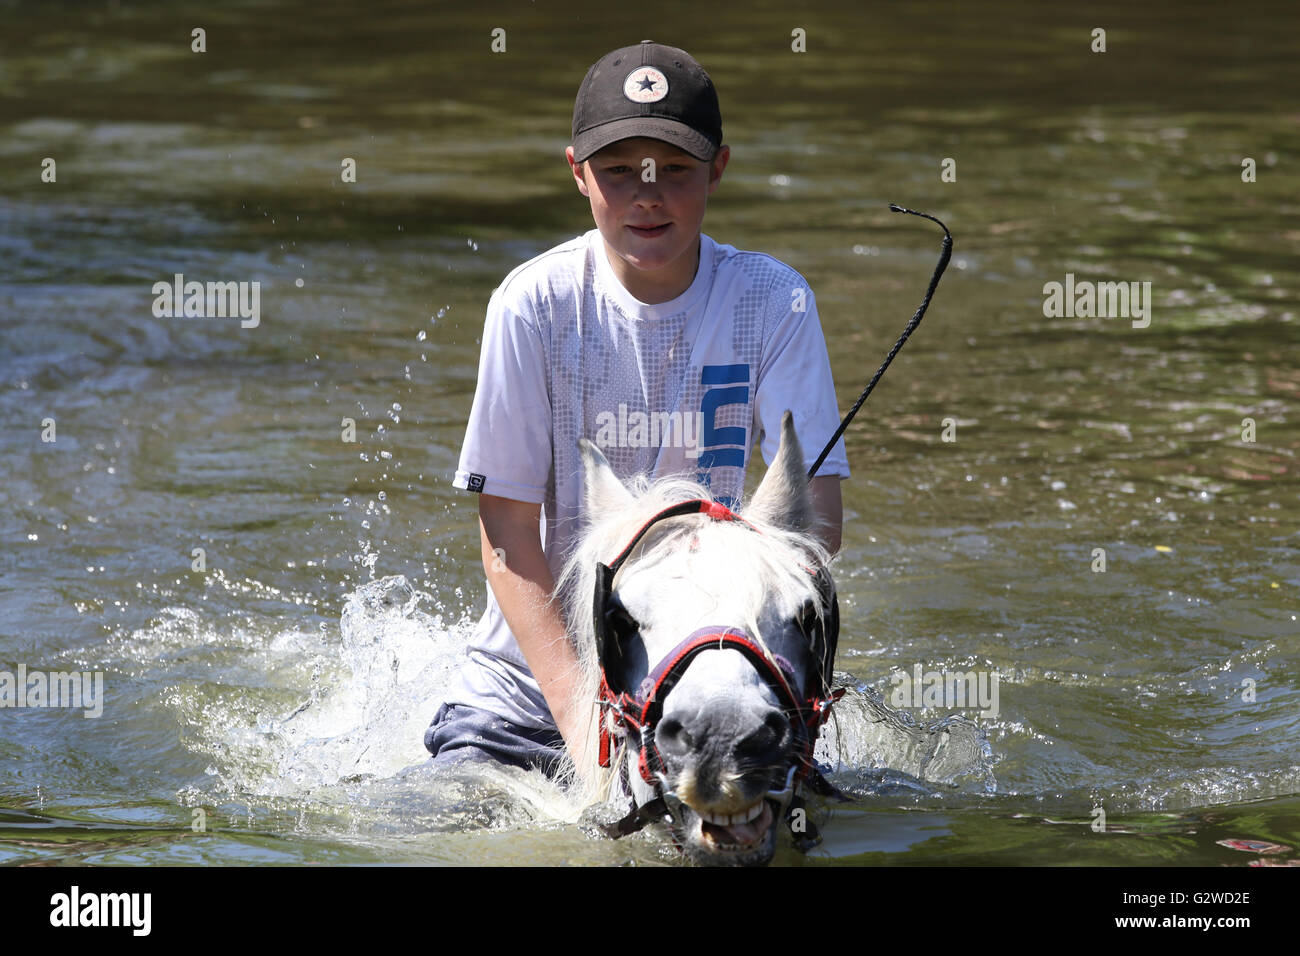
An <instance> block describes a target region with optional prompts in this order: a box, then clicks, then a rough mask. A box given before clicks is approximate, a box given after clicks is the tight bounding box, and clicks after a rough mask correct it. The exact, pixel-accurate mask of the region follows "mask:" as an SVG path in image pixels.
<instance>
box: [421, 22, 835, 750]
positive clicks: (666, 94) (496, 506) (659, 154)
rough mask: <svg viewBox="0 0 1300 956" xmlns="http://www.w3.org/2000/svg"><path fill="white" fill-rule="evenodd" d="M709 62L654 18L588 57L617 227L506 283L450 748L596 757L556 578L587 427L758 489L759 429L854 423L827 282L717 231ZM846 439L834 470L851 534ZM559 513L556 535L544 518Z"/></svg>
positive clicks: (603, 438) (830, 528)
mask: <svg viewBox="0 0 1300 956" xmlns="http://www.w3.org/2000/svg"><path fill="white" fill-rule="evenodd" d="M730 154H731V151H730V148H729V147H727V146H724V145H722V117H721V113H720V112H719V109H718V99H717V94H716V93H715V91H714V88H713V83H712V81H711V80H710V79H709V76H708V74H707V73H705V72H704V69H703V67H701V66H700V65H699V64H698V63H697V62H696V61H695V60H694V59H693V58H692V57H691V56H690V55H689V54H688V53H686V52H684V51H683V50H679V49H676V48H675V47H668V46H661V45H659V44H656V43H652V42H651V41H649V40H646V41H643V42H642V43H640V44H638V45H637V46H632V47H625V48H623V49H620V50H615V51H614V52H612V53H609V54H607V55H606V56H604V57H602V58H601V59H600V60H599V61H597V62H596V64H595V65H594V66H592V68H591V69H590V70H589V71H588V72H587V76H586V78H585V79H584V80H583V83H582V86H581V87H580V88H579V90H578V96H577V100H576V102H575V104H574V111H573V145H572V146H570V147H569V148H568V149H567V150H566V155H567V158H568V161H569V166H570V169H571V170H572V173H573V177H574V180H575V182H576V184H577V187H578V191H579V192H580V193H582V194H583V195H584V196H586V197H587V198H588V199H589V200H590V203H591V212H592V217H593V218H594V220H595V224H596V228H595V229H594V230H592V231H590V232H588V233H587V234H586V235H585V236H582V237H579V238H577V239H574V240H571V241H569V242H566V243H564V244H563V245H560V246H557V247H556V248H554V249H552V250H550V251H549V252H546V253H543V254H542V255H540V256H538V257H537V258H535V259H533V260H531V261H530V262H526V263H524V264H523V265H522V266H520V267H519V268H517V269H515V270H514V271H513V272H512V273H510V275H509V276H507V277H506V280H505V281H504V282H503V283H502V284H501V286H500V287H499V288H498V289H497V290H496V292H495V293H494V294H493V296H492V301H491V303H490V304H489V306H488V313H487V320H486V324H485V327H484V332H483V349H482V355H481V358H480V363H479V379H478V388H477V391H476V393H475V396H474V405H473V409H472V411H471V412H470V419H469V426H468V429H467V433H466V436H465V444H464V447H463V450H462V452H461V457H460V468H459V470H458V471H457V472H456V477H455V480H454V482H453V483H454V484H455V486H456V487H458V488H465V489H468V490H470V491H474V492H477V493H478V494H479V528H480V536H481V540H482V554H483V567H484V571H485V572H486V574H487V578H488V583H489V585H490V586H489V589H488V605H487V611H486V613H485V614H484V615H483V619H482V620H481V621H480V622H479V627H478V630H477V632H476V634H475V637H474V639H473V641H472V642H471V647H470V650H469V660H468V661H467V662H466V663H465V665H464V666H463V667H462V668H461V671H460V674H459V677H458V679H457V680H456V682H455V684H454V686H453V687H452V688H451V690H450V692H449V694H448V702H447V703H446V704H444V705H443V707H442V708H441V709H440V710H439V711H438V714H437V716H436V717H435V718H434V720H433V723H432V725H431V726H430V727H429V729H428V731H427V732H426V734H425V746H426V747H427V748H428V749H429V750H430V751H431V752H432V753H433V754H434V756H435V759H437V760H438V761H449V760H453V759H463V758H467V757H470V758H482V757H487V758H490V759H495V760H499V761H501V762H504V763H509V764H514V765H517V766H522V767H539V768H540V769H542V770H544V771H545V772H547V773H554V772H555V771H556V770H558V768H559V767H560V765H561V762H562V758H563V751H564V747H565V746H566V745H567V747H568V749H569V751H570V753H571V754H572V755H573V756H574V757H575V762H577V764H578V766H583V765H584V763H583V762H582V761H581V760H580V759H577V758H580V757H581V756H582V755H583V753H584V752H585V748H586V747H587V746H589V743H590V742H589V737H590V736H591V734H590V730H591V719H592V708H590V707H588V708H584V709H583V710H582V712H581V713H575V712H572V708H571V706H570V704H569V696H570V692H571V689H572V688H573V686H574V684H573V681H574V677H575V674H576V665H575V656H574V652H573V650H572V647H571V645H570V643H569V639H568V636H567V634H566V632H565V625H564V621H563V620H562V616H561V611H560V607H559V601H558V599H556V598H554V597H553V595H552V592H553V590H554V586H555V576H556V574H557V573H558V572H559V570H560V568H561V566H562V564H563V560H564V558H565V556H566V555H567V553H568V550H569V548H570V547H571V545H572V543H573V542H574V541H575V539H576V537H577V534H578V531H579V528H580V522H581V515H580V513H579V507H580V502H581V493H582V489H581V487H580V485H581V474H582V470H581V464H580V460H579V452H578V447H577V441H578V438H579V437H581V436H584V435H585V436H586V437H587V438H589V439H591V440H592V441H594V442H595V443H596V444H597V445H599V446H600V447H601V448H602V450H603V451H604V452H605V455H606V457H608V459H609V461H610V464H611V465H612V466H613V468H614V471H615V472H616V473H617V474H618V475H619V477H621V478H628V477H630V476H632V475H633V474H637V473H649V474H652V475H654V476H655V477H658V476H661V475H667V474H681V473H686V474H689V475H691V476H693V477H696V478H697V479H698V480H700V481H702V482H704V483H705V484H707V485H708V486H709V487H710V490H711V491H712V492H713V494H714V495H715V497H718V498H720V499H721V500H723V501H724V502H727V503H734V502H736V501H737V500H738V499H739V498H740V496H741V493H742V491H743V489H744V479H745V467H746V465H747V463H748V458H749V453H750V450H751V449H752V447H753V443H754V435H755V430H756V432H757V434H758V435H759V436H760V437H761V442H762V453H763V457H764V459H765V460H766V461H768V462H770V461H771V460H772V458H773V456H774V455H775V453H776V448H777V443H778V440H779V438H780V433H781V428H780V422H781V415H782V413H783V412H784V411H785V410H786V409H787V408H788V409H790V410H791V411H793V412H794V416H795V425H796V428H797V431H798V433H799V435H800V436H801V438H802V439H803V441H804V444H805V446H806V447H805V449H804V451H805V455H806V456H808V457H807V461H806V463H805V464H806V465H811V464H812V461H813V459H814V457H815V456H816V454H817V453H818V452H819V451H820V450H821V444H822V443H823V442H824V441H825V440H826V439H827V438H829V437H830V436H831V434H833V433H834V431H835V428H836V427H837V426H838V424H839V412H838V409H837V405H836V400H835V390H834V386H833V385H832V382H831V374H830V362H829V360H828V358H827V354H826V344H825V340H824V339H823V337H822V332H821V326H820V323H819V322H818V319H817V311H816V306H815V304H814V302H813V298H812V292H811V291H810V290H809V289H808V287H807V284H806V283H805V282H804V280H803V279H802V277H801V276H799V274H798V273H796V272H795V271H794V270H792V269H790V268H789V267H787V266H785V265H784V264H782V263H780V262H778V261H776V260H775V259H772V258H771V257H769V256H764V255H760V254H757V253H749V252H738V251H737V250H735V249H734V248H732V247H730V246H723V245H718V244H717V243H715V242H714V241H713V240H712V239H710V238H709V237H708V236H705V235H702V234H701V232H700V225H701V222H702V221H703V218H704V211H705V206H706V204H707V201H708V196H709V194H711V193H712V192H713V191H714V189H716V188H717V186H718V183H719V182H720V181H721V179H722V171H723V169H724V168H725V167H726V165H727V161H728V159H729V158H730ZM847 476H848V460H847V457H846V455H845V451H844V444H843V441H840V442H838V443H837V444H836V446H835V448H834V450H833V451H832V452H831V454H830V456H829V457H828V458H827V460H826V462H825V464H824V465H823V466H822V468H821V470H820V471H819V473H818V477H817V478H815V479H813V482H812V492H813V497H814V501H815V503H816V509H817V512H818V517H819V519H820V521H821V528H822V531H821V536H822V541H823V543H824V544H825V545H826V546H827V547H828V548H829V549H830V551H831V552H832V553H834V552H835V551H837V550H838V549H839V544H840V525H841V520H842V509H841V503H840V488H839V482H840V480H841V479H842V478H845V477H847ZM539 518H540V520H541V536H540V537H539V528H538V522H539Z"/></svg>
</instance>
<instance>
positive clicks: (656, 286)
mask: <svg viewBox="0 0 1300 956" xmlns="http://www.w3.org/2000/svg"><path fill="white" fill-rule="evenodd" d="M566 154H567V156H568V159H569V165H570V167H572V169H573V177H574V179H575V180H576V181H577V184H578V191H579V192H581V193H582V194H583V195H584V196H586V197H587V198H588V199H590V200H591V215H592V218H594V219H595V221H596V227H597V228H598V229H599V230H600V234H601V236H602V237H604V240H605V246H606V249H607V250H608V252H609V259H610V265H611V266H613V267H614V271H615V273H616V274H617V275H618V277H619V279H620V280H622V282H623V285H624V287H626V288H627V290H628V292H630V293H631V294H632V295H634V296H635V297H636V298H638V299H640V300H641V301H643V302H666V301H668V300H669V299H672V298H676V297H677V296H678V295H681V293H683V292H685V291H686V289H688V288H689V287H690V284H691V281H692V280H693V279H694V278H695V269H696V266H697V264H698V257H697V255H696V252H697V249H698V248H699V239H700V225H701V223H703V221H704V209H705V206H706V205H707V203H708V197H709V194H710V193H712V192H713V190H714V189H716V188H717V186H718V183H719V182H720V181H721V180H722V170H723V169H724V168H726V165H727V160H728V159H729V158H730V156H731V151H730V149H729V148H728V147H726V146H723V147H722V148H721V149H719V150H718V153H717V155H716V156H714V158H713V160H712V161H711V162H707V163H706V162H703V161H701V160H698V159H696V158H695V157H694V156H691V155H690V154H689V153H684V152H682V151H681V150H680V149H678V148H677V147H675V146H670V145H669V144H668V143H664V142H661V141H659V140H657V139H625V140H620V141H619V142H617V143H614V144H612V145H610V146H607V147H605V148H604V149H602V150H600V151H599V152H597V153H595V154H594V155H592V156H591V157H590V158H589V159H588V160H587V161H586V162H585V163H584V164H582V166H581V167H579V166H578V165H577V164H575V163H574V162H573V147H571V146H570V147H569V148H568V150H567V151H566ZM647 160H652V161H653V164H651V163H649V162H647ZM652 170H653V177H652V175H651V171H652Z"/></svg>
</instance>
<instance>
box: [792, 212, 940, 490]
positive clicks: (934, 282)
mask: <svg viewBox="0 0 1300 956" xmlns="http://www.w3.org/2000/svg"><path fill="white" fill-rule="evenodd" d="M889 208H890V209H891V210H892V211H894V212H905V213H907V214H908V215H909V216H920V217H921V218H922V219H929V220H930V221H931V222H938V223H939V228H940V229H942V230H943V250H942V251H941V252H940V253H939V263H938V265H936V266H935V267H934V274H933V275H932V276H930V287H929V288H928V289H926V290H925V298H924V299H922V300H921V307H920V308H919V309H917V310H916V314H915V315H913V316H912V321H910V322H908V323H907V328H905V329H903V334H902V335H900V336H899V337H898V341H897V342H895V343H894V347H893V348H892V349H890V350H889V354H888V355H886V356H885V360H884V361H883V362H882V363H881V364H880V368H878V369H876V374H875V375H873V376H871V381H870V382H868V383H867V387H866V389H865V390H863V392H862V394H861V395H860V396H858V400H857V401H856V402H854V403H853V407H852V408H850V409H849V413H848V414H847V415H845V416H844V420H843V421H842V422H840V427H839V428H837V429H835V434H834V435H832V436H831V440H830V441H828V442H827V443H826V447H825V448H823V449H822V453H821V454H820V455H818V456H817V460H816V461H815V462H813V466H812V467H811V468H809V469H808V480H809V481H811V480H812V479H813V476H814V475H816V474H817V469H818V468H820V467H821V466H822V462H824V461H825V460H826V456H827V455H829V454H830V453H831V449H832V448H834V447H835V443H836V442H837V441H839V440H840V436H841V435H843V434H844V429H846V428H848V427H849V422H851V421H853V416H854V415H856V414H857V413H858V409H859V408H861V407H862V403H863V402H865V401H866V400H867V396H868V395H870V394H871V390H872V389H873V388H875V387H876V383H877V382H879V381H880V376H882V375H884V374H885V369H887V368H889V363H890V362H892V361H893V360H894V356H895V355H897V354H898V350H899V349H901V348H902V347H903V343H904V342H906V341H907V337H908V336H909V335H911V334H912V332H913V330H914V329H915V328H916V327H917V326H918V325H920V324H921V317H922V316H923V315H925V310H926V309H927V308H929V306H930V299H931V297H933V296H934V290H935V289H937V288H938V287H939V279H940V278H941V277H942V276H943V270H944V269H946V268H948V260H949V259H951V258H952V233H950V232H949V231H948V227H947V226H945V225H944V224H943V223H941V222H939V220H938V219H935V218H934V216H930V215H927V214H926V213H923V212H917V211H916V210H914V209H904V208H903V207H902V206H900V205H898V204H897V203H892V202H891V203H890V204H889Z"/></svg>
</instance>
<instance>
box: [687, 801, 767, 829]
mask: <svg viewBox="0 0 1300 956" xmlns="http://www.w3.org/2000/svg"><path fill="white" fill-rule="evenodd" d="M762 812H763V801H762V800H760V801H758V803H756V804H754V805H753V806H752V807H750V808H749V809H748V810H742V811H740V812H739V813H733V814H731V815H730V816H728V815H727V814H725V813H720V814H716V815H715V814H711V813H701V814H700V817H701V818H702V819H703V820H704V822H706V823H711V824H713V825H714V826H715V827H734V826H736V825H737V824H740V823H748V822H749V821H750V820H756V819H758V817H759V815H760V814H762Z"/></svg>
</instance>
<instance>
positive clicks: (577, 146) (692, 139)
mask: <svg viewBox="0 0 1300 956" xmlns="http://www.w3.org/2000/svg"><path fill="white" fill-rule="evenodd" d="M637 137H645V138H646V139H657V140H659V141H660V142H664V143H668V144H669V145H670V146H676V147H677V148H678V149H680V150H682V151H683V152H686V153H689V154H690V155H692V156H694V157H695V158H696V159H698V160H700V161H701V162H705V163H707V162H708V161H709V160H711V159H712V158H713V156H714V154H715V153H717V151H718V144H717V143H715V142H713V141H712V140H711V139H709V138H708V137H707V136H705V135H704V134H703V133H699V132H697V131H696V130H693V129H691V128H690V127H689V126H687V125H686V124H685V123H678V122H677V121H675V120H670V119H661V118H660V117H658V116H632V117H627V118H625V119H617V120H612V121H611V122H608V123H603V124H601V125H600V126H593V127H592V128H591V129H588V130H583V131H582V132H581V133H579V134H578V135H577V136H575V137H574V139H573V161H574V162H575V163H581V162H583V161H584V160H587V159H589V158H590V157H591V156H592V154H593V153H596V152H599V151H600V150H602V149H604V148H605V147H606V146H609V145H611V144H612V143H617V142H618V141H619V140H623V139H635V138H637Z"/></svg>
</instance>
